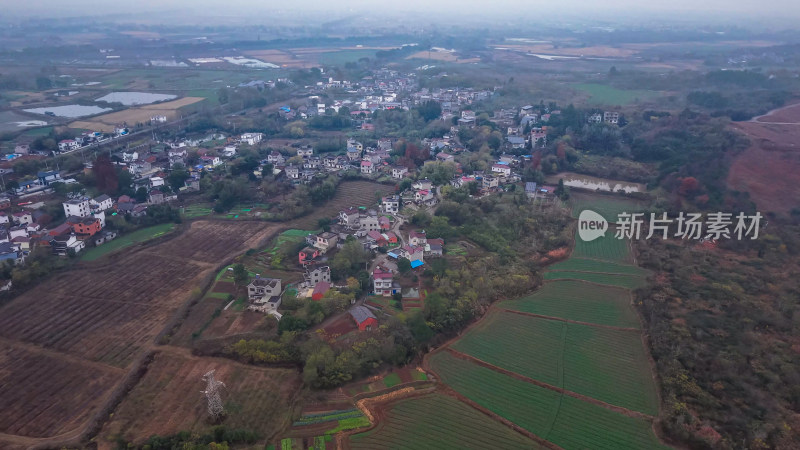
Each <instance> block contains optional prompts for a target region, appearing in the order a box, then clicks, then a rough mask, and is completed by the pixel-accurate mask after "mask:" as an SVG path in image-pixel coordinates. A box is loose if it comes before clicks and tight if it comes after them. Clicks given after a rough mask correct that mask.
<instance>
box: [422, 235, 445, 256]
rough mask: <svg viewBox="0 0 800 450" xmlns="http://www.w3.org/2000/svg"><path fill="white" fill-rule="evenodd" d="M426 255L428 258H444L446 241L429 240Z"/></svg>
mask: <svg viewBox="0 0 800 450" xmlns="http://www.w3.org/2000/svg"><path fill="white" fill-rule="evenodd" d="M425 254H426V255H428V256H433V257H436V256H442V255H443V254H444V239H428V242H427V243H426V244H425Z"/></svg>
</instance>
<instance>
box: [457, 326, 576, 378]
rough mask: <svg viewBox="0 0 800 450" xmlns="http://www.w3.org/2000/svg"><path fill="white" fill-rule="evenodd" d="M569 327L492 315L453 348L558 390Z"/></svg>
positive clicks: (465, 335)
mask: <svg viewBox="0 0 800 450" xmlns="http://www.w3.org/2000/svg"><path fill="white" fill-rule="evenodd" d="M565 339H566V324H565V323H564V322H559V321H556V320H545V319H536V318H534V317H528V316H523V315H520V314H514V313H510V312H504V311H501V312H497V313H492V314H491V315H490V316H488V317H486V318H484V319H483V320H482V321H481V322H480V324H478V326H476V327H475V328H472V329H471V330H470V331H469V332H467V333H466V334H464V335H463V336H462V337H461V339H459V340H458V341H456V342H455V343H453V344H452V345H451V347H452V348H453V349H454V350H458V351H459V352H462V353H466V354H468V355H470V356H473V357H475V358H478V359H480V360H482V361H486V362H487V363H489V364H493V365H496V366H498V367H502V368H503V369H506V370H510V371H512V372H515V373H518V374H520V375H525V376H526V377H530V378H534V379H536V380H539V381H543V382H545V383H548V384H552V385H554V386H559V387H560V386H561V383H562V381H561V380H562V379H563V375H564V374H563V369H564V368H563V363H562V359H563V357H562V355H563V353H564V340H565Z"/></svg>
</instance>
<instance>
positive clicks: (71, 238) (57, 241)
mask: <svg viewBox="0 0 800 450" xmlns="http://www.w3.org/2000/svg"><path fill="white" fill-rule="evenodd" d="M50 248H51V249H52V250H53V253H54V254H56V255H59V256H66V255H67V254H68V253H69V251H70V250H72V251H74V252H75V253H80V251H81V250H83V249H84V248H86V243H85V242H84V241H82V240H79V239H78V238H77V237H76V236H75V235H74V234H62V235H59V236H55V237H54V238H53V239H52V240H51V241H50Z"/></svg>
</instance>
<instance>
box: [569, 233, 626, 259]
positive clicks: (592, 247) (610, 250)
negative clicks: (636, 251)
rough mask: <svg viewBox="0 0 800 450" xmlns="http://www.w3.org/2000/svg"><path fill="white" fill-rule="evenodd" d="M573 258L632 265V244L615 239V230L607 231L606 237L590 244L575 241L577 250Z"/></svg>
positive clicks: (579, 240) (578, 239) (624, 240)
mask: <svg viewBox="0 0 800 450" xmlns="http://www.w3.org/2000/svg"><path fill="white" fill-rule="evenodd" d="M572 256H573V257H575V258H590V259H600V260H603V261H611V262H615V263H623V264H630V263H632V262H633V256H632V255H631V250H630V242H628V240H627V239H617V238H615V237H614V231H613V230H609V231H607V232H606V235H605V237H599V238H597V239H595V240H593V241H590V242H586V241H584V240H581V239H580V238H577V239H575V250H573V252H572Z"/></svg>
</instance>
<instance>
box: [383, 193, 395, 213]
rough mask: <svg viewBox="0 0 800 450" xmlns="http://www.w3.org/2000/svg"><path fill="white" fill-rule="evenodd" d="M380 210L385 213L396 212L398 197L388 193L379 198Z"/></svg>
mask: <svg viewBox="0 0 800 450" xmlns="http://www.w3.org/2000/svg"><path fill="white" fill-rule="evenodd" d="M381 210H382V211H383V212H385V213H386V214H397V213H398V212H399V211H400V197H398V196H397V195H390V196H388V197H383V198H382V199H381Z"/></svg>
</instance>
